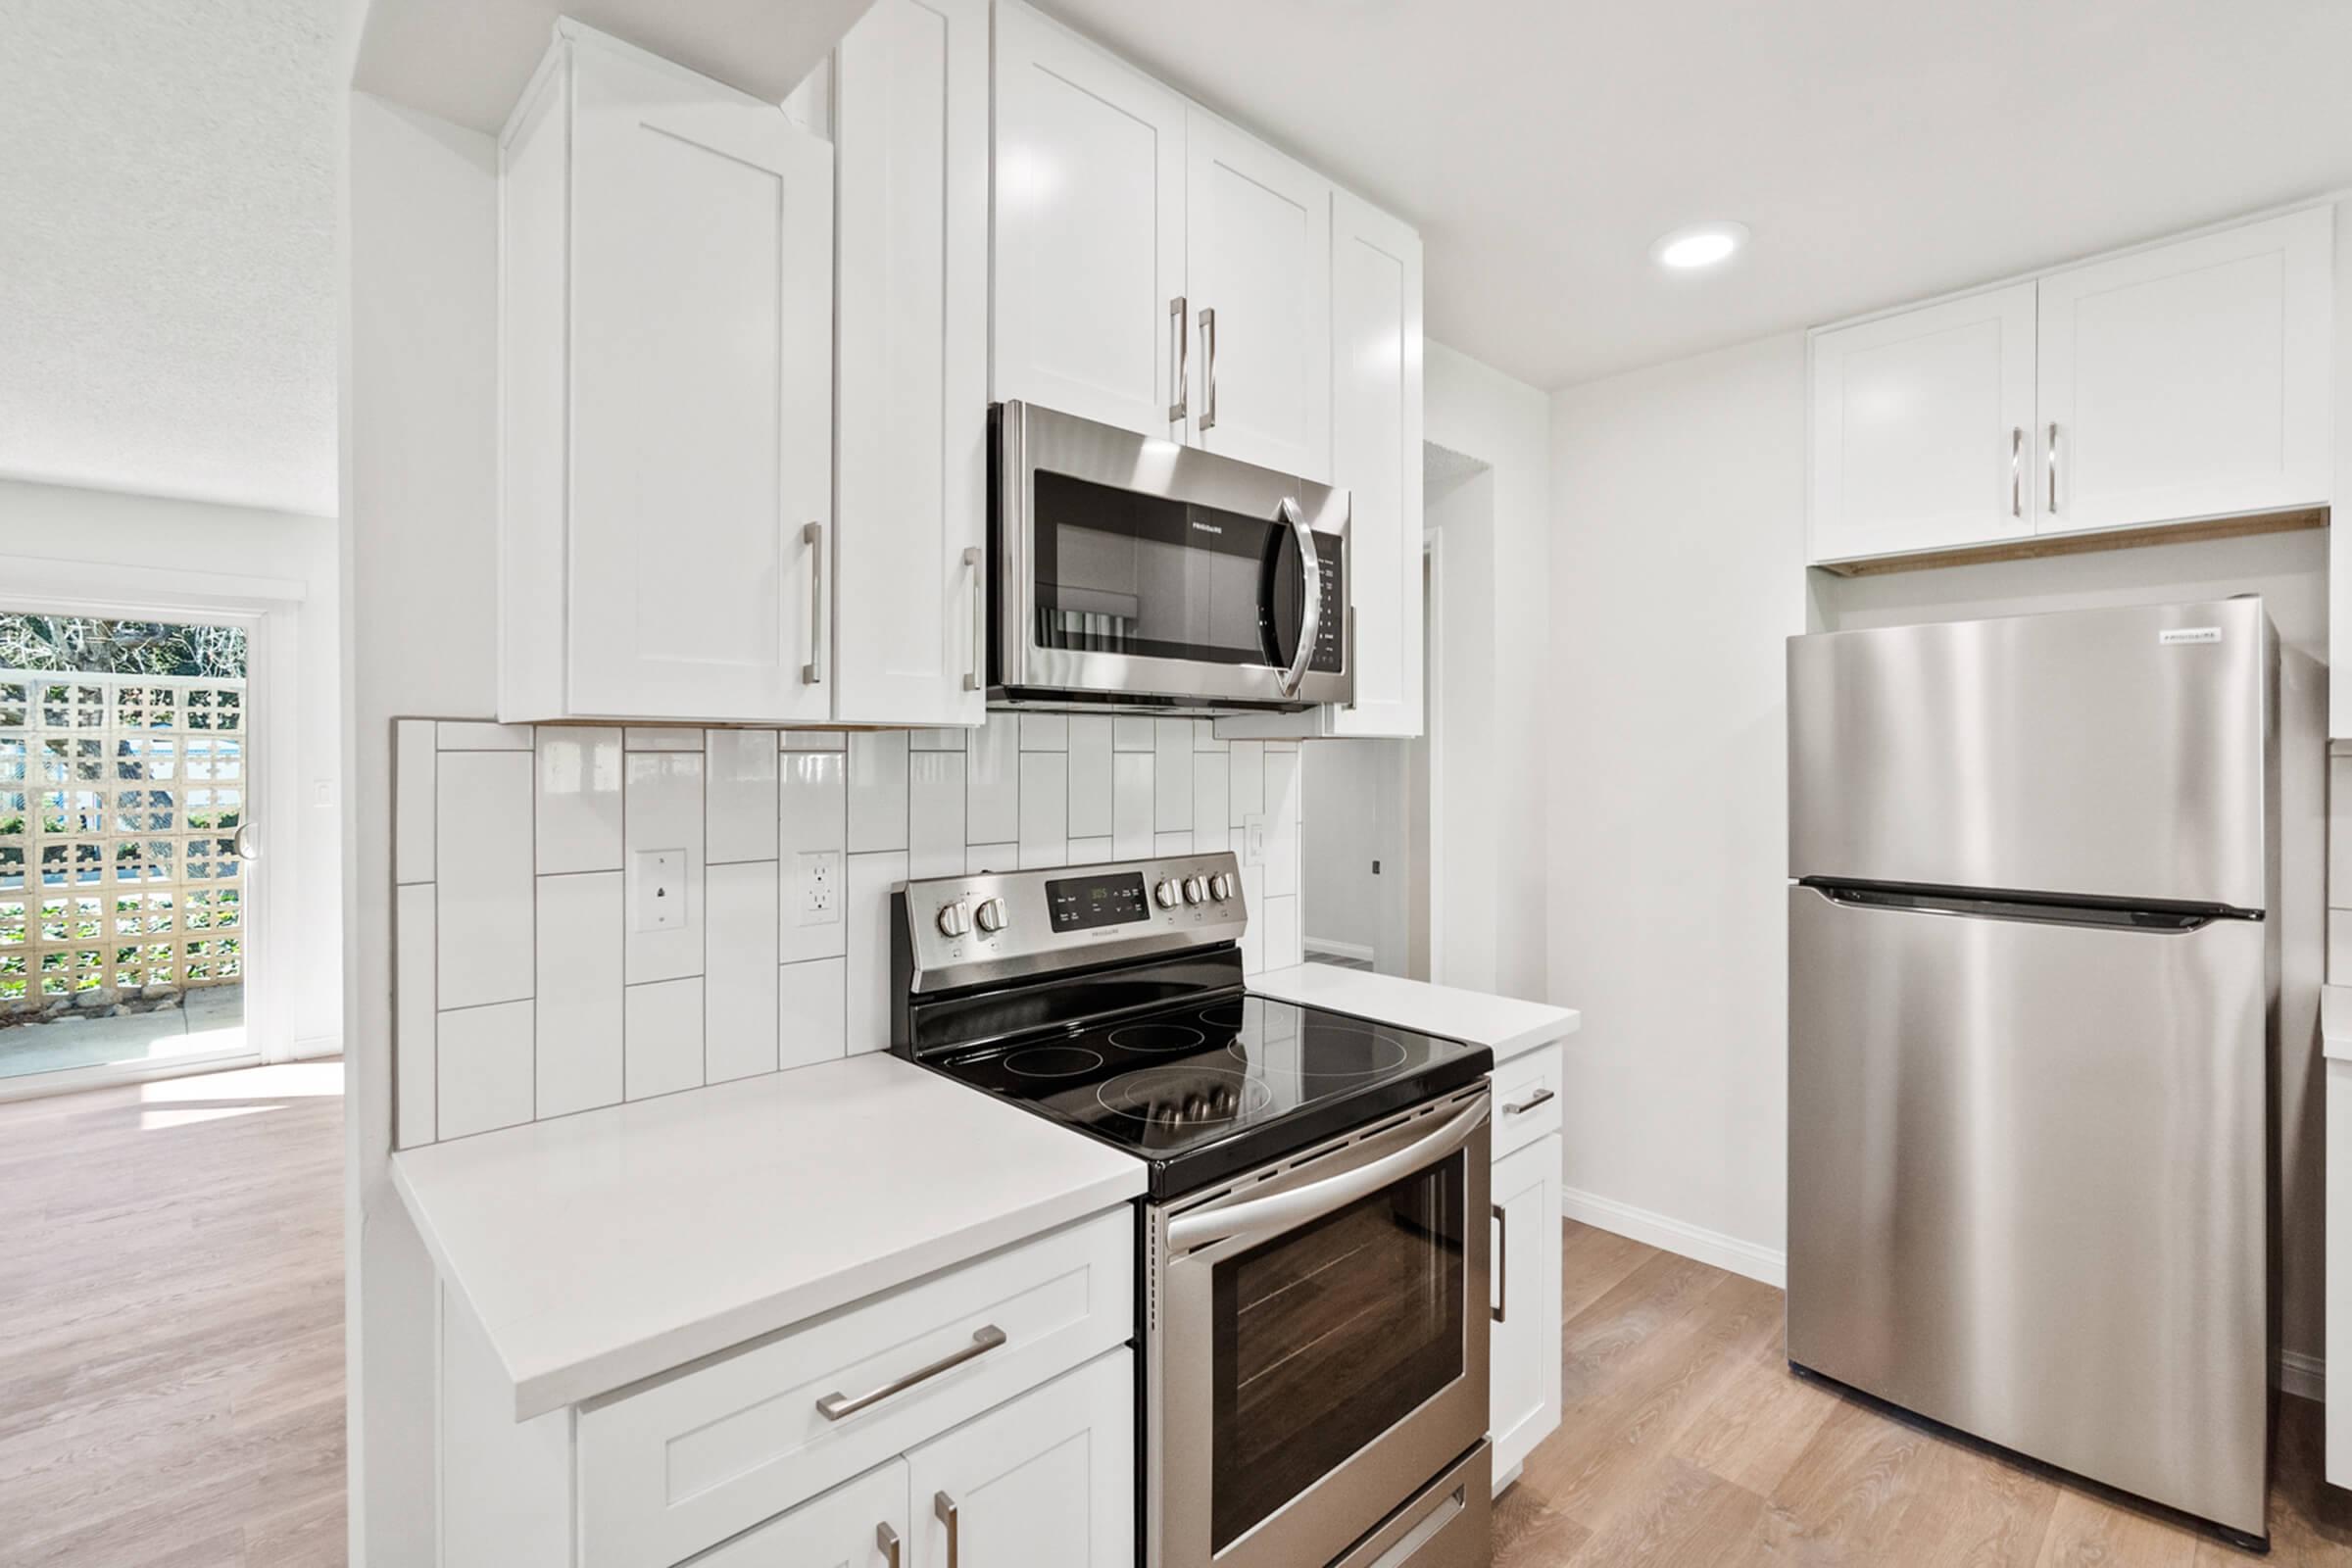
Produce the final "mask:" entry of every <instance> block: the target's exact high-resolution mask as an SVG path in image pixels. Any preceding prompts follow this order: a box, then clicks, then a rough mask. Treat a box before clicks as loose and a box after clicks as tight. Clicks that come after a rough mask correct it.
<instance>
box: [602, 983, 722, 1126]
mask: <svg viewBox="0 0 2352 1568" xmlns="http://www.w3.org/2000/svg"><path fill="white" fill-rule="evenodd" d="M624 996H625V1000H624V1001H623V1003H622V1022H621V1027H622V1029H623V1031H624V1035H623V1040H624V1047H623V1054H624V1056H625V1058H626V1071H625V1073H624V1074H623V1077H624V1080H625V1083H624V1087H625V1091H626V1094H627V1097H628V1098H629V1099H631V1100H650V1099H652V1098H653V1097H654V1096H656V1095H669V1094H675V1093H676V1092H677V1091H679V1090H681V1089H692V1088H694V1087H696V1086H697V1085H699V1084H700V1083H702V1081H703V981H702V977H701V976H700V975H694V976H690V977H688V978H686V979H683V980H657V981H654V982H653V983H652V984H650V985H642V986H635V985H633V986H629V987H627V988H626V990H625V993H624Z"/></svg>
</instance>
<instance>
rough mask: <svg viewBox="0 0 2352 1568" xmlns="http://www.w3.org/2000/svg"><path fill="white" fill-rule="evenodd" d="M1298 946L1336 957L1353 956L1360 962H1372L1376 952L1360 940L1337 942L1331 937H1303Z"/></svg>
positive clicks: (1312, 951) (1309, 951)
mask: <svg viewBox="0 0 2352 1568" xmlns="http://www.w3.org/2000/svg"><path fill="white" fill-rule="evenodd" d="M1299 947H1301V948H1303V949H1304V950H1305V951H1307V952H1308V953H1324V954H1329V955H1330V956H1332V957H1335V958H1353V959H1355V960H1356V961H1357V962H1358V963H1370V962H1371V961H1372V959H1373V957H1374V954H1373V952H1372V950H1371V949H1370V948H1367V947H1365V946H1364V945H1363V944H1362V943H1360V942H1335V941H1333V940H1332V939H1331V938H1329V937H1302V938H1300V939H1299Z"/></svg>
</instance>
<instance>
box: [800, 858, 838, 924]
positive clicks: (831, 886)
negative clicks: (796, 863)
mask: <svg viewBox="0 0 2352 1568" xmlns="http://www.w3.org/2000/svg"><path fill="white" fill-rule="evenodd" d="M842 876H843V867H842V863H841V852H840V851H839V850H804V851H802V852H801V857H800V911H801V924H803V925H838V924H840V923H841V900H842Z"/></svg>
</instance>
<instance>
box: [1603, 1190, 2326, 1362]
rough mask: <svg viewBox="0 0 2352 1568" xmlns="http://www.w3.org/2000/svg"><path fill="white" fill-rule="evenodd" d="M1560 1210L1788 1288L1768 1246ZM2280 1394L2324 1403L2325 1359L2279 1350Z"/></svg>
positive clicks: (1784, 1261) (1785, 1269) (1637, 1212)
mask: <svg viewBox="0 0 2352 1568" xmlns="http://www.w3.org/2000/svg"><path fill="white" fill-rule="evenodd" d="M1560 1213H1561V1214H1562V1215H1564V1216H1565V1217H1567V1218H1569V1219H1572V1220H1576V1221H1577V1222H1579V1223H1580V1224H1585V1225H1591V1226H1593V1227H1594V1228H1595V1229H1597V1230H1604V1231H1608V1232H1610V1233H1612V1234H1613V1235H1617V1236H1630V1237H1632V1238H1633V1239H1634V1240H1635V1241H1637V1242H1642V1243H1643V1244H1645V1245H1647V1246H1650V1247H1655V1248H1658V1249H1659V1250H1663V1251H1668V1252H1673V1253H1675V1254H1676V1255H1677V1256H1680V1257H1688V1258H1693V1259H1695V1260H1696V1261H1698V1262H1701V1263H1707V1264H1711V1265H1713V1266H1714V1267H1716V1268H1720V1269H1726V1270H1729V1271H1730V1272H1732V1273H1734V1274H1740V1275H1744V1276H1746V1277H1747V1278H1748V1279H1751V1280H1759V1281H1761V1282H1763V1283H1764V1284H1766V1285H1770V1286H1774V1287H1776V1288H1778V1289H1781V1290H1786V1289H1788V1286H1789V1254H1788V1253H1786V1252H1776V1251H1774V1250H1771V1249H1770V1248H1766V1247H1758V1246H1757V1245H1756V1244H1755V1243H1753V1242H1743V1241H1741V1240H1740V1239H1739V1238H1738V1237H1736V1236H1726V1235H1724V1234H1723V1233H1722V1232H1721V1231H1711V1230H1708V1229H1706V1228H1705V1227H1704V1226H1699V1225H1691V1224H1687V1223H1685V1222H1684V1221H1682V1220H1679V1219H1670V1218H1668V1217H1667V1216H1666V1215H1664V1214H1659V1213H1655V1212H1653V1211H1652V1210H1649V1209H1646V1208H1636V1207H1635V1206H1634V1205H1633V1204H1631V1203H1621V1202H1619V1201H1617V1200H1616V1199H1614V1198H1603V1197H1601V1196H1600V1195H1599V1194H1598V1193H1586V1192H1577V1191H1574V1190H1572V1189H1570V1190H1563V1191H1562V1192H1561V1194H1560ZM2274 1381H2276V1382H2277V1384H2278V1392H2279V1393H2281V1394H2291V1395H2293V1396H2294V1397H2296V1398H2298V1399H2310V1400H2313V1401H2314V1402H2317V1403H2322V1404H2324V1403H2326V1402H2327V1361H2326V1359H2325V1358H2323V1357H2321V1356H2316V1355H2307V1354H2305V1353H2304V1352H2303V1351H2301V1350H2280V1351H2279V1352H2278V1372H2277V1376H2276V1378H2275V1380H2274Z"/></svg>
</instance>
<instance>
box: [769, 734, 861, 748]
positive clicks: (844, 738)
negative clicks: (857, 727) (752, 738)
mask: <svg viewBox="0 0 2352 1568" xmlns="http://www.w3.org/2000/svg"><path fill="white" fill-rule="evenodd" d="M778 733H779V734H780V735H781V736H782V742H781V750H784V751H787V752H846V751H848V750H849V749H850V737H849V734H848V732H847V731H845V730H838V729H788V730H782V731H779V732H778Z"/></svg>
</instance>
